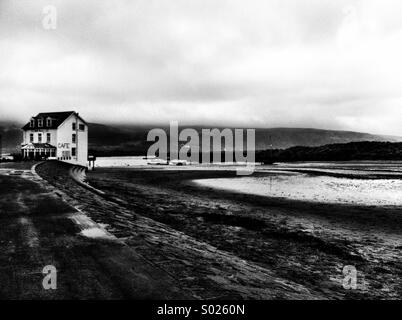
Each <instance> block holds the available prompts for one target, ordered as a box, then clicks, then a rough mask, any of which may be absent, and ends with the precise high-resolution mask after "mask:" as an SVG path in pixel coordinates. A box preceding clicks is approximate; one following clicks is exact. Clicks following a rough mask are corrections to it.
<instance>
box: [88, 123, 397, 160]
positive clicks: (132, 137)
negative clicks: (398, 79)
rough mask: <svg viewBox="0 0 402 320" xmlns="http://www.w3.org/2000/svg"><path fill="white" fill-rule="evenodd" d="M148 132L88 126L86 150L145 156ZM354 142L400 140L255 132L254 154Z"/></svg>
mask: <svg viewBox="0 0 402 320" xmlns="http://www.w3.org/2000/svg"><path fill="white" fill-rule="evenodd" d="M152 128H154V127H151V126H142V127H139V126H132V127H130V126H124V127H118V126H104V125H99V124H90V127H89V130H90V131H89V132H90V135H89V144H90V149H92V150H93V151H95V152H97V153H100V154H115V155H131V154H145V153H146V150H147V149H148V146H149V145H150V143H147V141H146V139H147V134H148V132H149V130H151V129H152ZM183 128H184V127H183ZM192 128H193V129H195V130H196V131H197V132H198V133H199V135H200V136H201V130H202V129H203V128H205V127H201V126H196V127H194V126H193V127H192ZM162 129H165V130H166V132H167V133H168V134H169V128H167V127H166V128H163V127H162ZM218 129H223V128H218ZM357 141H377V142H402V137H393V136H381V135H373V134H368V133H361V132H351V131H334V130H320V129H304V128H268V129H261V128H258V129H256V150H266V149H287V148H291V147H295V146H311V147H315V146H322V145H327V144H336V143H349V142H357Z"/></svg>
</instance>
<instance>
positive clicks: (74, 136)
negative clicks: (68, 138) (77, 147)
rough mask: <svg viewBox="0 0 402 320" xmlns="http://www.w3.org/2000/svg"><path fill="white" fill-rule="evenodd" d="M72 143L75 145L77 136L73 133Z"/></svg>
mask: <svg viewBox="0 0 402 320" xmlns="http://www.w3.org/2000/svg"><path fill="white" fill-rule="evenodd" d="M73 143H77V135H76V134H75V133H73Z"/></svg>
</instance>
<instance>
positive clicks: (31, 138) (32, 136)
mask: <svg viewBox="0 0 402 320" xmlns="http://www.w3.org/2000/svg"><path fill="white" fill-rule="evenodd" d="M29 142H34V134H33V133H30V134H29Z"/></svg>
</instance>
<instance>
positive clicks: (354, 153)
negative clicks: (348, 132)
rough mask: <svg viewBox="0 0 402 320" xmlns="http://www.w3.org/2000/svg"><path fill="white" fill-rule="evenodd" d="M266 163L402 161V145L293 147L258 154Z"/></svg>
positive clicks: (366, 144) (352, 143) (376, 143)
mask: <svg viewBox="0 0 402 320" xmlns="http://www.w3.org/2000/svg"><path fill="white" fill-rule="evenodd" d="M256 160H257V161H258V162H264V163H274V162H296V161H351V160H402V143H391V142H367V141H363V142H350V143H340V144H329V145H324V146H319V147H292V148H289V149H285V150H283V149H275V150H264V151H259V152H257V153H256Z"/></svg>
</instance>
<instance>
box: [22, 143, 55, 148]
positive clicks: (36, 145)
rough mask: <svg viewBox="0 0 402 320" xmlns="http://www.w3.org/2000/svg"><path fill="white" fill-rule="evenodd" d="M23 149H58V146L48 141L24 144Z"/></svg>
mask: <svg viewBox="0 0 402 320" xmlns="http://www.w3.org/2000/svg"><path fill="white" fill-rule="evenodd" d="M21 149H56V147H54V146H52V145H51V144H48V143H28V144H25V145H23V146H22V148H21Z"/></svg>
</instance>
